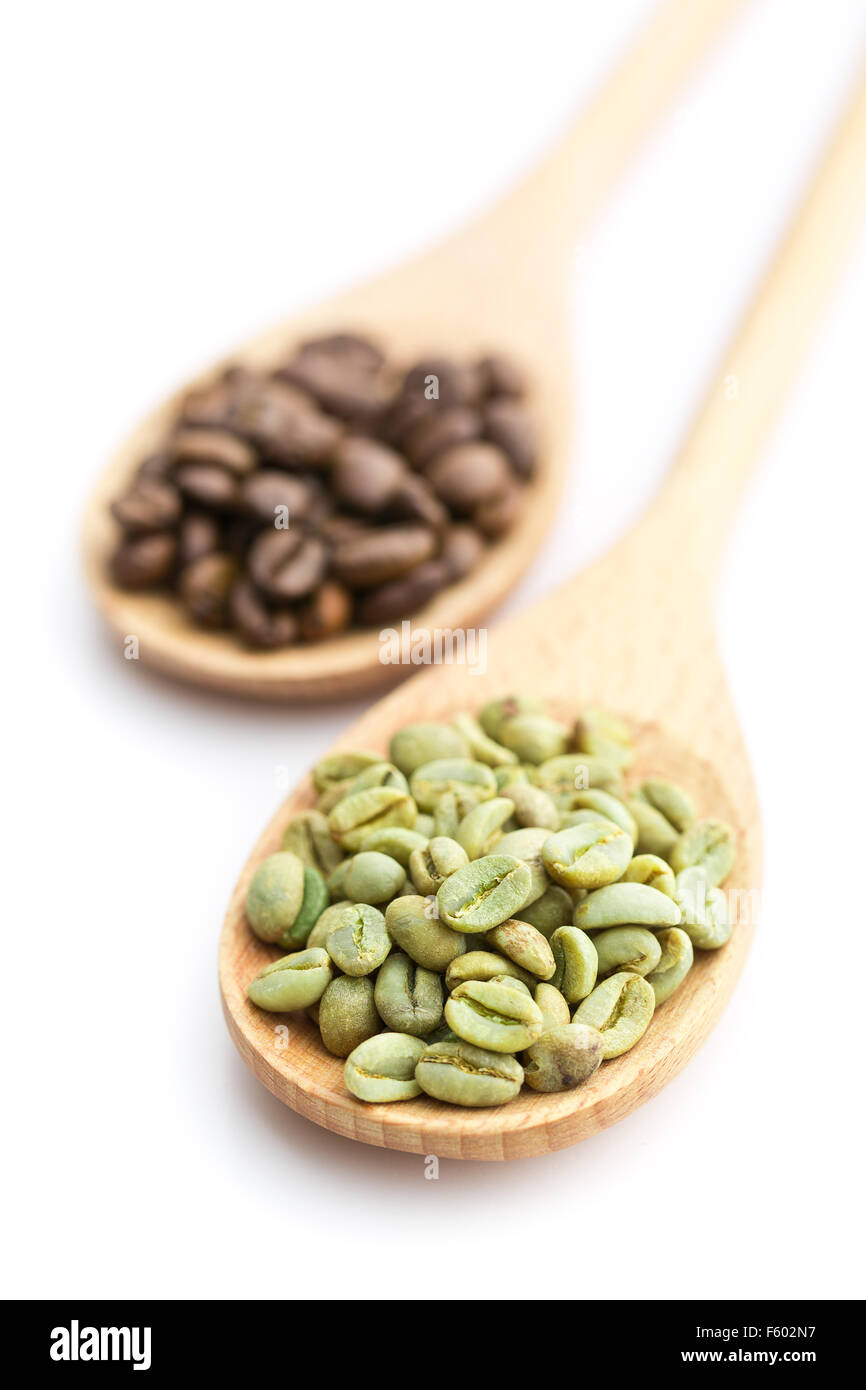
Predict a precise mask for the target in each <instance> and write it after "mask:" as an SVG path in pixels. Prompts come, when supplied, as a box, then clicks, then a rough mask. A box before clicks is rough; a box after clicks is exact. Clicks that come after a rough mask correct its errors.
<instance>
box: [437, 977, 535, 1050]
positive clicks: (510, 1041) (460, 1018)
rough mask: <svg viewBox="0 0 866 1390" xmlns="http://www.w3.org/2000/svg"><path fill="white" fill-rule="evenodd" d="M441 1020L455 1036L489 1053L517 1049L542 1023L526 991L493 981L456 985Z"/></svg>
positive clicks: (526, 1044) (531, 1036)
mask: <svg viewBox="0 0 866 1390" xmlns="http://www.w3.org/2000/svg"><path fill="white" fill-rule="evenodd" d="M445 1022H446V1023H447V1024H448V1026H449V1027H450V1028H452V1029H453V1030H454V1032H455V1033H456V1034H457V1036H458V1038H463V1040H464V1041H465V1042H470V1043H473V1044H474V1046H475V1047H484V1048H487V1049H488V1051H490V1052H521V1051H522V1050H523V1048H525V1047H529V1045H530V1044H531V1043H533V1042H535V1039H536V1038H537V1037H539V1036H540V1035H541V1030H542V1027H543V1026H544V1020H543V1017H542V1013H541V1010H540V1009H539V1007H538V1005H537V1004H536V1002H535V1000H534V999H533V998H532V997H531V995H530V994H529V993H524V992H523V991H522V990H518V989H513V988H511V986H510V985H509V984H507V983H505V982H502V983H499V982H496V981H493V980H467V981H466V983H465V984H462V985H458V986H457V988H456V989H455V990H454V992H453V993H452V995H451V998H450V999H449V1000H448V1002H447V1003H446V1005H445Z"/></svg>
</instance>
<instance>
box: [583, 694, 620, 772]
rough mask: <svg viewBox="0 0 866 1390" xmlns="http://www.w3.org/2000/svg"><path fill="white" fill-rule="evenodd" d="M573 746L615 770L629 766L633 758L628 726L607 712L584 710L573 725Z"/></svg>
mask: <svg viewBox="0 0 866 1390" xmlns="http://www.w3.org/2000/svg"><path fill="white" fill-rule="evenodd" d="M572 743H573V745H574V747H575V748H576V749H577V751H578V752H579V753H591V754H592V755H593V757H598V758H604V759H605V760H606V761H607V762H609V763H613V764H614V765H615V766H616V767H628V766H629V765H630V763H631V762H632V760H633V759H634V744H633V743H632V737H631V733H630V731H629V728H628V725H627V724H625V723H624V722H623V720H622V719H619V718H617V716H616V715H615V714H611V713H610V712H609V711H608V710H604V709H597V708H596V709H587V710H584V712H583V714H582V715H581V716H580V718H579V719H578V720H577V721H576V722H575V725H574V729H573V731H572Z"/></svg>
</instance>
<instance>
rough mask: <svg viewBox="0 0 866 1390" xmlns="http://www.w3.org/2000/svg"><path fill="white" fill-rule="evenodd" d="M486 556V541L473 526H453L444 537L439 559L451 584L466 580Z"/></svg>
mask: <svg viewBox="0 0 866 1390" xmlns="http://www.w3.org/2000/svg"><path fill="white" fill-rule="evenodd" d="M483 554H484V541H483V540H482V539H481V536H480V535H479V534H478V532H477V531H476V530H475V529H474V528H473V527H472V526H466V525H463V524H458V525H457V526H451V527H449V529H448V530H447V531H446V532H445V534H444V536H443V537H442V548H441V550H440V551H439V558H440V560H441V561H442V563H443V565H445V567H446V569H447V570H448V578H449V580H450V581H451V582H453V581H454V580H457V579H464V578H465V577H466V575H467V574H469V572H470V570H473V569H474V568H475V566H476V565H477V564H478V561H479V560H480V559H481V556H482V555H483Z"/></svg>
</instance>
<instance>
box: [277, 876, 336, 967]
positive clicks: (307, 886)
mask: <svg viewBox="0 0 866 1390" xmlns="http://www.w3.org/2000/svg"><path fill="white" fill-rule="evenodd" d="M330 901H331V899H330V895H329V893H328V890H327V888H326V887H325V880H324V879H323V878H322V875H321V874H320V873H319V871H318V869H311V868H310V867H309V866H308V865H306V866H305V867H304V896H303V899H302V900H301V907H300V911H299V912H298V915H297V917H296V918H295V920H294V922H293V923H292V925H291V926H290V927H287V928H286V930H285V931H284V932H283V934H282V935H281V937H280V939H279V944H280V946H284V947H286V948H288V947H289V946H303V945H305V943H306V941H307V938H308V936H309V935H310V932H311V931H312V930H313V927H314V926H315V925H316V923H317V922H318V920H319V918H320V917H321V915H322V913H323V912H324V911H325V908H326V907H327V906H328V904H329V902H330Z"/></svg>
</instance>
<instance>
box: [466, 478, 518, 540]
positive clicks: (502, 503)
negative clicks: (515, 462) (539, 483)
mask: <svg viewBox="0 0 866 1390" xmlns="http://www.w3.org/2000/svg"><path fill="white" fill-rule="evenodd" d="M524 500H525V490H524V489H523V488H522V487H518V485H517V484H516V483H509V484H508V486H507V487H506V488H505V491H504V492H502V493H500V495H499V496H498V497H493V498H491V499H490V500H489V501H487V502H482V503H481V504H480V505H479V506H477V507H476V508H475V510H474V511H473V513H472V520H473V522H474V523H475V525H476V526H477V527H478V530H479V531H480V532H481V533H482V534H483V535H485V536H487V538H488V540H496V539H497V538H498V537H499V536H504V535H505V532H506V531H510V530H511V528H512V526H513V525H514V524H515V522H516V521H517V518H518V517H519V516H520V512H521V509H522V507H523V504H524Z"/></svg>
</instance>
